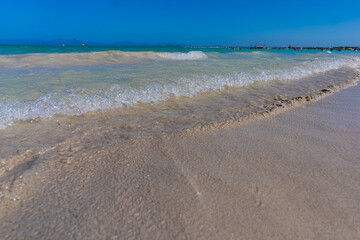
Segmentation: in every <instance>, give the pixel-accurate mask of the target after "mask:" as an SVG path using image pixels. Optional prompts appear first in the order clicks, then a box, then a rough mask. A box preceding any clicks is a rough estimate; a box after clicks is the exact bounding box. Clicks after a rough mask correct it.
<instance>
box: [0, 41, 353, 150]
mask: <svg viewBox="0 0 360 240" xmlns="http://www.w3.org/2000/svg"><path fill="white" fill-rule="evenodd" d="M359 66H360V53H359V52H353V51H342V52H337V51H332V52H330V51H319V50H299V51H295V50H292V49H281V50H279V49H269V50H265V49H264V50H256V49H224V48H182V47H132V48H125V47H88V46H81V47H66V46H64V47H47V46H0V141H1V146H2V147H1V149H2V150H0V157H7V156H9V155H11V154H14V153H16V152H18V151H19V152H21V151H25V150H26V149H28V148H34V147H36V146H43V145H46V144H52V143H56V142H59V141H63V140H64V139H68V138H69V137H70V136H73V135H76V134H77V131H80V132H81V133H82V134H85V133H87V134H88V133H89V132H93V131H98V134H99V135H101V134H104V133H105V132H106V133H107V134H110V133H112V132H116V133H118V134H120V135H117V136H122V137H123V138H124V139H128V138H131V137H136V136H140V135H141V136H142V135H146V136H149V135H154V134H155V135H158V134H168V133H169V134H171V133H174V132H181V131H192V129H205V128H209V127H210V128H211V127H224V126H226V125H229V124H233V123H236V122H241V121H243V120H251V119H255V118H257V117H264V116H267V115H271V114H273V113H275V112H278V111H279V110H284V109H287V108H289V107H293V106H296V105H299V104H306V103H308V102H311V101H313V100H316V99H319V98H321V97H323V96H326V95H327V94H329V93H332V92H334V91H339V90H341V89H343V88H347V87H349V86H353V85H355V84H357V81H358V78H359V72H358V71H359ZM34 139H37V140H36V141H34ZM19 149H20V150H19Z"/></svg>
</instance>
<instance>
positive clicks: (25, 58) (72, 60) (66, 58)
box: [0, 50, 207, 68]
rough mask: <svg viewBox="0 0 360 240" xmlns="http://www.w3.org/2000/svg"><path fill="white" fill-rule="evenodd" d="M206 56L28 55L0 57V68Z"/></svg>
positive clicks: (192, 53) (120, 53)
mask: <svg viewBox="0 0 360 240" xmlns="http://www.w3.org/2000/svg"><path fill="white" fill-rule="evenodd" d="M205 58H207V55H206V54H205V53H203V52H201V51H190V52H187V53H181V52H123V51H113V50H111V51H102V52H83V53H30V54H17V55H0V68H1V67H5V68H9V67H11V68H23V67H69V66H94V65H109V64H122V63H134V62H139V61H144V60H183V61H184V60H198V59H205Z"/></svg>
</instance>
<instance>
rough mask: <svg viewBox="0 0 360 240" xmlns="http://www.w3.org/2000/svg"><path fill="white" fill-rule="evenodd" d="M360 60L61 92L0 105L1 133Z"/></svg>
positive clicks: (298, 75) (291, 76) (293, 76)
mask: <svg viewBox="0 0 360 240" xmlns="http://www.w3.org/2000/svg"><path fill="white" fill-rule="evenodd" d="M359 65H360V60H359V59H357V58H354V59H348V60H345V59H337V60H336V59H333V60H323V61H308V62H304V63H302V64H299V65H297V66H295V67H292V68H289V69H282V70H280V69H278V70H268V71H252V72H239V73H236V74H233V75H227V76H221V75H218V76H206V75H203V76H199V77H197V78H180V79H178V81H175V82H173V83H171V84H170V83H166V84H159V83H149V84H147V85H144V86H140V87H134V86H130V85H126V84H124V85H113V86H112V87H110V88H109V89H108V90H103V91H101V92H98V93H97V94H90V93H88V92H86V91H72V90H68V91H58V92H54V93H49V94H47V95H44V96H42V97H40V98H38V99H37V100H36V101H28V102H15V103H14V102H0V113H1V115H0V129H1V128H5V127H7V126H11V125H14V124H16V123H17V122H19V121H21V120H28V119H37V118H40V119H47V118H51V117H52V116H54V115H55V114H62V115H81V114H83V113H86V112H90V111H95V110H105V109H110V108H119V107H124V106H127V107H130V106H132V105H134V104H137V103H139V102H142V103H157V102H159V101H164V100H166V99H169V98H170V97H180V96H185V97H192V96H194V95H197V94H201V93H204V92H209V91H214V90H221V89H223V88H224V87H226V86H229V87H243V86H248V85H250V84H253V83H254V82H257V81H263V82H265V81H271V80H294V79H301V78H304V77H309V76H311V75H314V74H318V73H323V72H326V71H330V70H335V69H340V68H343V67H351V68H358V67H359Z"/></svg>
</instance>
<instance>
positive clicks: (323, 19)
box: [0, 0, 360, 46]
mask: <svg viewBox="0 0 360 240" xmlns="http://www.w3.org/2000/svg"><path fill="white" fill-rule="evenodd" d="M58 38H63V39H71V38H78V39H81V40H85V41H93V42H100V43H112V42H119V41H131V42H134V43H150V44H166V43H178V44H190V45H234V44H236V45H253V44H254V43H259V44H267V45H271V46H275V45H282V46H285V45H288V44H293V45H306V46H309V45H317V46H319V45H322V46H333V45H358V46H359V45H360V0H342V1H334V0H328V1H325V0H319V1H317V0H303V1H288V0H286V1H285V0H283V1H276V0H273V1H271V0H266V1H263V0H259V1H232V0H218V1H211V0H208V1H202V0H201V1H200V0H199V1H196V0H193V1H189V0H178V1H171V0H152V1H144V0H141V1H136V0H133V1H128V0H88V1H76V0H0V39H37V40H52V39H58Z"/></svg>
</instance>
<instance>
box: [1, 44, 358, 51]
mask: <svg viewBox="0 0 360 240" xmlns="http://www.w3.org/2000/svg"><path fill="white" fill-rule="evenodd" d="M0 47H54V48H58V47H70V48H71V47H74V48H75V47H76V48H78V47H85V48H87V47H91V48H101V47H106V48H111V47H114V48H178V49H229V50H274V49H275V50H295V51H297V50H318V51H339V52H340V51H355V52H356V51H360V47H354V46H336V47H298V46H291V45H290V46H288V47H270V46H247V47H244V46H180V45H153V46H151V45H144V46H142V45H139V46H116V45H113V46H112V45H87V44H82V45H33V44H29V45H27V44H24V45H22V44H21V45H18V44H0Z"/></svg>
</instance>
